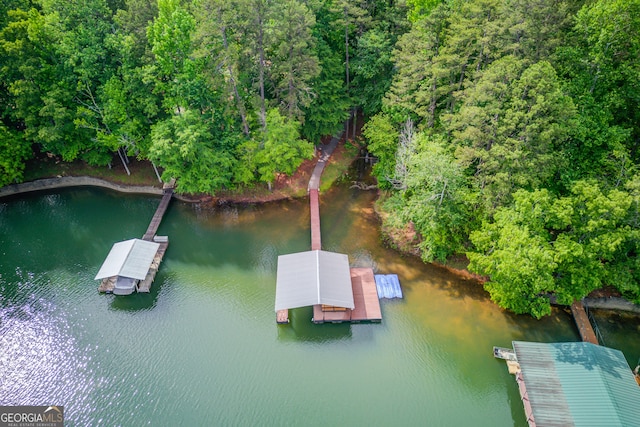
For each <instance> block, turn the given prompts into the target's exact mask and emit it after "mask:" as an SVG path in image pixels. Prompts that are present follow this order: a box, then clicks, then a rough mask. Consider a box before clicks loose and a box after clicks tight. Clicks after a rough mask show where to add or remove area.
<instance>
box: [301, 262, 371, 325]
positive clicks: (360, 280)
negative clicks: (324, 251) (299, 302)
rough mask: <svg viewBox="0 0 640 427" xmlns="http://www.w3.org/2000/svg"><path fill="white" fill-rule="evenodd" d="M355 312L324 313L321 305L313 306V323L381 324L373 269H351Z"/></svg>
mask: <svg viewBox="0 0 640 427" xmlns="http://www.w3.org/2000/svg"><path fill="white" fill-rule="evenodd" d="M350 271H351V287H352V289H353V303H354V306H355V308H354V309H353V310H349V309H347V310H345V311H322V306H321V305H314V306H313V323H327V322H329V323H342V322H351V323H360V322H376V323H377V322H381V321H382V311H381V310H380V299H379V298H378V291H377V290H376V281H375V278H374V275H373V270H372V269H371V268H355V267H354V268H351V270H350Z"/></svg>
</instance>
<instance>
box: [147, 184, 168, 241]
mask: <svg viewBox="0 0 640 427" xmlns="http://www.w3.org/2000/svg"><path fill="white" fill-rule="evenodd" d="M171 197H173V185H169V186H166V187H165V188H164V194H163V196H162V200H161V201H160V205H158V209H156V213H155V214H153V218H151V222H150V223H149V227H148V228H147V232H146V233H144V236H142V240H147V241H152V240H153V236H155V235H156V233H157V232H158V227H160V223H161V222H162V218H163V217H164V214H165V212H166V211H167V208H168V207H169V202H170V201H171Z"/></svg>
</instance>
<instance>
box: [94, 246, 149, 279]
mask: <svg viewBox="0 0 640 427" xmlns="http://www.w3.org/2000/svg"><path fill="white" fill-rule="evenodd" d="M159 247H160V244H159V243H155V242H147V241H146V240H140V239H131V240H125V241H124V242H118V243H116V244H114V245H113V247H112V248H111V251H110V252H109V255H107V259H105V260H104V263H103V264H102V267H100V271H98V274H96V277H95V280H99V279H104V278H105V277H113V276H122V277H129V278H132V279H138V280H144V278H145V277H146V276H147V273H148V272H149V267H150V266H151V263H152V262H153V258H154V257H155V256H156V252H158V248H159Z"/></svg>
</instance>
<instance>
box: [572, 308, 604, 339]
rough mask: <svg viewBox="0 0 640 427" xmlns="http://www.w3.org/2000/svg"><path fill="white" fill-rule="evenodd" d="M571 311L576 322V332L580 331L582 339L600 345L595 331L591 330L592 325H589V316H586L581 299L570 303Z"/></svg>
mask: <svg viewBox="0 0 640 427" xmlns="http://www.w3.org/2000/svg"><path fill="white" fill-rule="evenodd" d="M571 313H572V314H573V318H574V320H575V322H576V326H577V327H578V332H580V337H581V338H582V341H585V342H590V343H591V344H595V345H600V343H599V342H598V338H597V337H596V333H595V332H594V330H593V326H591V322H590V321H589V316H587V312H586V311H585V309H584V306H583V305H582V301H575V302H574V303H573V304H571Z"/></svg>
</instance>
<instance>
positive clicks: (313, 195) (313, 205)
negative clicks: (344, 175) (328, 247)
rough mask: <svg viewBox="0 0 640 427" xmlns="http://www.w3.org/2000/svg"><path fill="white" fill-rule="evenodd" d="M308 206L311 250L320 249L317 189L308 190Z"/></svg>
mask: <svg viewBox="0 0 640 427" xmlns="http://www.w3.org/2000/svg"><path fill="white" fill-rule="evenodd" d="M309 208H310V209H311V250H312V251H319V250H321V249H322V242H321V237H320V198H319V195H318V190H309Z"/></svg>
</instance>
